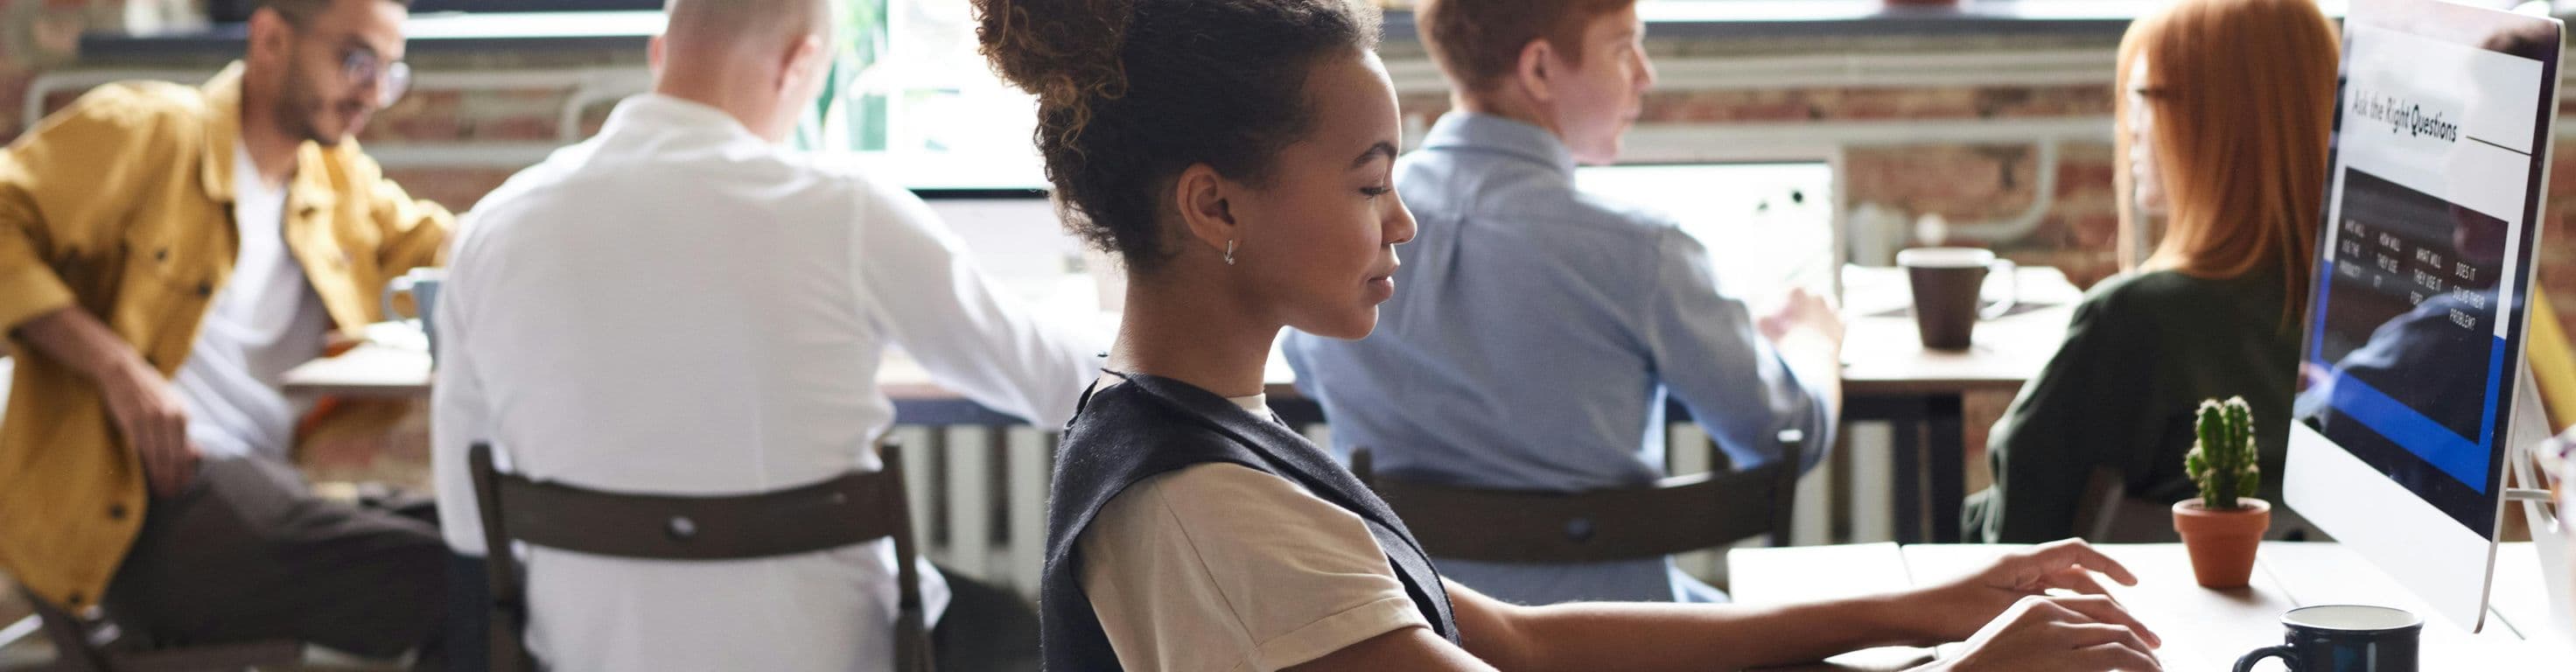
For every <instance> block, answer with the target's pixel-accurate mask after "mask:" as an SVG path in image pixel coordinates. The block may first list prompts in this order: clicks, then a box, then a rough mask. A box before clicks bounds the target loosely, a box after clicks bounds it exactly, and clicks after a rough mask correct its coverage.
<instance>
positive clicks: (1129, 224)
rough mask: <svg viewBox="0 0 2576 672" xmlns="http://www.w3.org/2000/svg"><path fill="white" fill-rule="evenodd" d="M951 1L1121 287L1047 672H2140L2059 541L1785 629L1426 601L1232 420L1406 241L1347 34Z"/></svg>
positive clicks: (1806, 611) (1322, 25)
mask: <svg viewBox="0 0 2576 672" xmlns="http://www.w3.org/2000/svg"><path fill="white" fill-rule="evenodd" d="M975 3H976V7H977V9H978V11H979V13H980V15H981V22H982V30H981V31H980V33H981V37H982V40H983V45H984V51H985V53H986V54H987V55H988V56H989V57H991V59H992V60H993V63H994V65H995V66H996V69H997V70H999V71H1000V72H1001V73H1002V75H1003V76H1005V77H1007V78H1008V79H1010V80H1012V81H1013V82H1016V83H1018V84H1019V85H1020V86H1021V87H1023V88H1026V89H1028V90H1030V91H1032V92H1034V93H1036V94H1037V95H1038V117H1039V124H1038V131H1037V134H1036V141H1037V144H1038V148H1039V149H1040V150H1041V153H1042V154H1044V155H1045V159H1046V166H1047V175H1048V177H1049V179H1050V180H1052V181H1053V182H1054V184H1055V187H1056V196H1057V198H1058V199H1059V200H1060V203H1061V205H1062V210H1063V214H1064V215H1065V218H1066V220H1067V222H1068V224H1069V226H1071V227H1072V228H1073V230H1074V231H1075V232H1076V233H1078V234H1080V235H1081V236H1082V237H1084V238H1085V239H1087V240H1089V241H1091V242H1092V243H1093V244H1094V245H1096V246H1098V247H1100V248H1101V249H1103V250H1107V251H1111V252H1115V253H1117V254H1118V255H1120V257H1121V258H1122V259H1123V260H1124V262H1125V265H1126V269H1127V273H1128V285H1127V299H1126V305H1127V310H1126V316H1125V321H1124V323H1123V324H1122V325H1121V326H1120V330H1119V336H1118V344H1117V345H1116V346H1115V348H1114V349H1113V350H1112V352H1111V361H1110V366H1109V369H1108V371H1106V372H1104V375H1103V376H1102V377H1101V378H1100V379H1099V381H1098V382H1096V383H1095V384H1094V385H1093V388H1092V391H1091V392H1090V393H1088V394H1087V395H1086V398H1085V400H1084V403H1083V406H1082V407H1081V410H1080V411H1078V413H1077V415H1076V417H1075V418H1074V421H1073V423H1072V424H1071V426H1070V427H1069V428H1068V429H1067V431H1066V432H1065V437H1064V442H1063V445H1062V447H1061V449H1060V450H1061V453H1060V456H1059V458H1058V460H1057V467H1056V473H1055V482H1054V492H1053V496H1052V501H1051V503H1050V507H1051V509H1050V511H1049V520H1048V535H1047V563H1046V570H1045V574H1044V579H1043V583H1042V585H1041V591H1042V592H1041V597H1040V611H1041V612H1042V613H1043V615H1044V619H1043V621H1044V625H1043V629H1044V633H1045V635H1044V638H1045V641H1044V644H1045V650H1046V658H1047V668H1048V669H1051V670H1110V669H1126V668H1132V669H1144V670H1242V669H1259V670H1275V669H1283V668H1290V667H1295V668H1297V669H1301V670H1304V669H1313V670H1482V669H1494V668H1503V669H1562V668H1574V667H1586V666H1588V667H1595V668H1600V669H1618V670H1659V669H1694V670H1697V669H1735V668H1740V667H1749V666H1756V665H1764V664H1773V663H1782V662H1793V661H1802V660H1814V659H1819V658H1823V657H1826V656H1830V655H1833V654H1836V653H1840V652H1843V651H1848V650H1852V649H1857V648H1863V647H1870V646H1880V645H1888V644H1931V643H1935V642H1945V641H1953V640H1959V639H1968V640H1970V642H1971V645H1970V649H1969V651H1968V652H1967V653H1966V654H1965V655H1964V656H1961V657H1959V658H1957V659H1955V660H1950V661H1944V662H1943V663H1941V665H1944V666H1950V667H1955V668H1956V669H1962V670H1993V669H2034V670H2107V669H2124V670H2152V669H2157V667H2156V663H2155V661H2154V658H2153V656H2152V655H2151V654H2150V653H2149V649H2150V648H2151V646H2152V643H2153V642H2154V641H2156V640H2155V636H2154V635H2153V634H2150V633H2148V632H2147V630H2146V628H2145V627H2144V626H2141V625H2139V624H2138V623H2137V622H2136V621H2135V620H2133V619H2131V618H2130V617H2129V616H2128V615H2127V614H2126V613H2125V612H2122V611H2121V610H2120V608H2119V607H2118V606H2117V605H2116V604H2113V603H2112V602H2111V601H2110V600H2109V599H2108V598H2105V597H2101V596H2099V595H2098V593H2100V592H2102V591H2101V585H2100V584H2099V583H2097V582H2096V579H2095V578H2094V577H2095V575H2094V574H2093V572H2096V571H2098V572H2104V573H2107V574H2109V575H2110V576H2112V577H2115V578H2117V579H2118V580H2120V581H2123V582H2131V581H2134V579H2133V578H2132V577H2130V576H2129V574H2128V572H2127V571H2126V570H2124V569H2123V568H2121V567H2120V566H2119V565H2118V564H2117V563H2114V562H2112V561H2111V560H2110V559H2108V558H2105V557H2103V556H2102V555H2101V554H2099V553H2097V552H2095V551H2094V550H2093V549H2091V548H2089V547H2087V546H2085V545H2083V544H2082V543H2081V542H2064V543H2059V544H2051V545H2045V546H2039V547H2035V548H2033V549H2032V550H2030V551H2027V552H2023V553H2020V554H2016V555H2015V556H2013V557H2011V558H2008V559H2006V560H2004V561H2002V562H1999V563H1997V564H1996V565H1995V566H1994V567H1992V568H1990V569H1988V570H1986V571H1985V572H1982V573H1980V574H1978V575H1976V576H1972V577H1968V578H1964V579H1961V580H1958V581H1954V582H1951V583H1947V584H1943V585H1939V586H1934V587H1930V588H1923V589H1917V590H1910V591H1905V592H1900V593H1890V594H1883V595H1875V596H1869V597H1863V598H1855V599H1848V600H1838V601H1831V602H1822V603H1816V604H1806V605H1791V606H1759V607H1756V606H1745V605H1677V604H1598V603H1594V604H1563V605H1554V606H1546V607H1520V606H1513V605H1509V604H1506V603H1503V602H1499V601H1496V600H1493V599H1491V598H1487V597H1485V596H1482V595H1479V594H1476V593H1475V592H1473V591H1470V590H1467V589H1465V588H1462V587H1459V586H1457V585H1456V584H1453V583H1449V582H1446V581H1443V580H1442V579H1441V578H1440V575H1439V573H1438V572H1437V571H1436V570H1435V569H1434V568H1433V567H1432V566H1431V564H1430V562H1429V561H1428V560H1426V559H1425V558H1424V556H1423V553H1422V549H1421V547H1420V546H1419V545H1418V544H1416V543H1415V542H1414V540H1413V537H1412V535H1411V534H1410V533H1409V532H1407V531H1406V530H1405V527H1404V524H1403V522H1402V521H1400V520H1397V519H1396V517H1395V516H1394V515H1393V514H1392V513H1390V512H1388V510H1387V507H1386V505H1385V503H1383V502H1381V501H1379V500H1378V498H1377V497H1376V496H1375V495H1373V494H1371V493H1370V492H1369V491H1368V489H1367V488H1365V487H1363V486H1362V485H1361V484H1360V483H1359V481H1358V480H1357V479H1355V478H1353V477H1352V476H1351V475H1350V473H1349V472H1347V471H1344V470H1343V469H1342V468H1341V467H1340V465H1338V464H1335V463H1334V462H1333V459H1332V458H1331V457H1330V456H1329V455H1327V454H1326V453H1325V452H1324V451H1323V450H1322V449H1320V448H1318V447H1316V446H1315V445H1314V444H1312V443H1309V442H1307V441H1306V440H1305V439H1304V438H1302V437H1300V436H1299V435H1298V434H1297V433H1296V432H1294V431H1292V430H1290V429H1289V428H1288V427H1287V426H1286V425H1284V424H1282V423H1280V422H1279V420H1278V419H1277V417H1276V416H1273V415H1271V414H1270V412H1269V411H1268V410H1267V407H1266V406H1265V404H1264V400H1263V397H1262V368H1263V362H1264V361H1266V360H1267V359H1268V357H1269V354H1270V348H1271V345H1272V343H1273V342H1274V341H1275V340H1276V338H1277V336H1278V335H1279V330H1280V329H1281V328H1282V327H1296V328H1298V329H1301V330H1304V331H1307V332H1310V333H1314V334H1317V335H1321V336H1328V337H1335V338H1349V339H1355V338H1361V337H1364V336H1367V335H1368V333H1369V331H1370V330H1371V329H1373V328H1374V327H1375V326H1376V324H1377V305H1378V304H1379V303H1381V302H1383V301H1385V300H1386V299H1387V298H1388V297H1390V296H1392V295H1393V294H1394V292H1395V291H1396V287H1395V286H1394V284H1393V282H1392V281H1391V280H1390V278H1391V276H1392V275H1393V274H1394V272H1395V267H1396V254H1395V246H1396V245H1398V244H1401V243H1403V242H1405V240H1406V239H1408V238H1410V237H1411V236H1412V235H1413V231H1414V226H1413V220H1412V216H1411V215H1410V214H1408V213H1407V212H1406V211H1405V209H1404V205H1403V203H1401V202H1399V201H1398V200H1397V199H1396V197H1395V195H1394V193H1393V186H1392V185H1391V179H1392V177H1391V171H1392V170H1393V166H1394V163H1395V154H1396V147H1397V144H1398V143H1399V142H1400V139H1399V137H1398V129H1397V118H1396V103H1395V92H1394V88H1393V87H1392V86H1391V85H1390V84H1389V83H1388V79H1387V75H1386V69H1385V66H1384V65H1383V64H1381V63H1380V62H1379V61H1378V58H1377V56H1376V55H1375V54H1374V53H1372V52H1373V49H1374V48H1375V46H1376V42H1377V38H1378V25H1377V21H1378V17H1377V15H1376V12H1375V10H1374V9H1369V8H1367V7H1366V6H1365V5H1361V4H1357V3H1355V2H1345V1H1343V0H975ZM1532 384H1545V382H1544V381H1532ZM2051 588H2065V589H2072V590H2076V591H2079V592H2085V593H2096V595H2084V596H2068V597H2050V596H2044V595H2042V594H2043V593H2044V592H2046V591H2047V590H2049V589H2051ZM1980 624H1983V627H1982V628H1981V627H1980Z"/></svg>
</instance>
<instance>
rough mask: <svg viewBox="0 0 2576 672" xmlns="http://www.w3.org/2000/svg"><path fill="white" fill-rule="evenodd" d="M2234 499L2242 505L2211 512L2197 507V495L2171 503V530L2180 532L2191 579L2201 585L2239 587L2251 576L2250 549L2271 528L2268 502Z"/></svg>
mask: <svg viewBox="0 0 2576 672" xmlns="http://www.w3.org/2000/svg"><path fill="white" fill-rule="evenodd" d="M2236 502H2237V503H2238V504H2241V505H2243V506H2244V507H2245V508H2241V509H2237V510H2234V511H2213V510H2210V509H2205V508H2201V506H2200V499H2198V498H2193V499H2186V500H2183V501H2179V502H2174V505H2173V517H2174V531H2175V532H2178V533H2181V534H2182V545H2183V549H2184V550H2187V551H2190V552H2191V575H2192V578H2195V579H2198V580H2199V581H2200V585H2201V586H2203V587H2207V588H2243V587H2245V585H2246V579H2247V578H2250V577H2252V576H2253V575H2254V549H2256V548H2259V547H2261V546H2262V545H2263V531H2264V530H2266V529H2270V528H2271V527H2272V503H2271V502H2266V501H2263V500H2260V499H2255V498H2252V497H2239V498H2237V499H2236Z"/></svg>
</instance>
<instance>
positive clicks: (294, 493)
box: [101, 458, 447, 658]
mask: <svg viewBox="0 0 2576 672" xmlns="http://www.w3.org/2000/svg"><path fill="white" fill-rule="evenodd" d="M446 558H447V547H446V544H445V543H444V542H443V541H442V540H441V539H440V537H439V534H438V530H437V529H436V528H434V527H432V526H430V525H429V524H428V523H426V522H423V521H420V520H414V519H411V518H405V517H402V516H398V515H395V514H392V513H387V512H384V511H378V510H372V509H361V508H358V507H353V506H349V505H346V504H341V503H337V502H331V501H326V500H322V499H318V498H316V497H314V496H313V495H312V492H311V490H310V489H309V488H308V487H307V486H306V485H305V484H304V482H303V479H302V478H301V477H299V476H298V475H297V474H296V473H295V471H294V469H292V468H290V467H288V466H286V465H284V464H279V463H276V462H274V461H271V460H267V459H261V458H241V459H208V460H206V461H205V462H203V463H202V464H201V466H200V467H199V472H198V474H197V479H196V481H195V482H194V483H192V484H191V485H190V486H189V487H188V491H187V492H184V493H181V494H179V495H178V496H176V497H170V498H158V497H156V498H154V499H153V500H152V503H151V506H149V507H148V508H147V509H146V511H145V514H144V517H143V531H142V532H141V533H140V534H139V535H138V536H137V537H136V539H135V542H134V547H133V549H132V550H131V551H128V552H127V554H126V557H125V564H123V565H122V566H119V567H118V568H117V571H116V576H115V578H114V579H113V580H112V581H111V582H110V583H109V584H108V589H107V594H106V595H105V596H104V597H103V599H102V600H101V606H102V607H103V608H104V609H105V610H106V612H107V616H108V618H109V620H111V621H113V622H115V623H116V624H117V625H118V626H119V627H120V628H123V629H124V630H125V632H126V633H127V634H128V635H129V636H136V637H139V638H140V640H141V641H142V642H144V643H145V644H146V645H149V646H189V645H200V644H213V643H224V642H243V641H261V640H293V641H297V642H304V643H311V644H319V645H322V646H326V647H330V648H333V649H337V650H340V651H345V652H348V653H352V654H357V655H361V656H368V657H386V658H389V657H394V656H398V655H401V654H402V652H404V651H408V650H412V649H416V648H424V647H425V646H426V645H430V644H433V643H434V642H433V641H432V640H433V639H434V638H435V635H436V633H437V632H438V630H439V628H438V626H439V625H440V623H441V620H442V619H443V618H444V612H445V609H446V602H445V590H446V584H445V581H446V571H447V566H446Z"/></svg>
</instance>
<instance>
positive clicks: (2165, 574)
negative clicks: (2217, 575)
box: [1727, 542, 2576, 672]
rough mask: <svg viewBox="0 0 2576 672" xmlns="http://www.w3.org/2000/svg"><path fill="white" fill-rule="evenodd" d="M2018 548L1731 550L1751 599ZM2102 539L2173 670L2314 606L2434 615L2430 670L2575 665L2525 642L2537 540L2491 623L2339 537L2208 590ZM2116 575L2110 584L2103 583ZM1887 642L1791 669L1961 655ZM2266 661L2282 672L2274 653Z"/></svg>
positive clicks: (2259, 635)
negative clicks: (2427, 594) (2248, 579)
mask: <svg viewBox="0 0 2576 672" xmlns="http://www.w3.org/2000/svg"><path fill="white" fill-rule="evenodd" d="M2016 548H2019V547H2017V546H2010V545H1968V544H1918V545H1913V546H1905V547H1902V548H1900V547H1898V546H1897V545H1895V544H1858V545H1847V546H1807V547H1791V548H1752V549H1737V550H1734V551H1730V552H1728V553H1727V563H1728V565H1729V572H1728V573H1729V574H1730V575H1731V576H1732V578H1733V581H1732V583H1733V584H1734V588H1735V589H1734V596H1735V599H1736V600H1738V601H1741V602H1745V603H1749V604H1766V603H1780V602H1796V601H1812V600H1821V599H1831V598H1835V597H1847V596H1853V595H1859V594H1866V593H1870V592H1878V591H1886V590H1895V589H1900V588H1903V587H1906V586H1909V585H1925V584H1931V583H1938V582H1941V581H1946V580H1949V579H1953V578H1957V577H1960V576H1965V575H1967V574H1970V573H1974V572H1975V571H1976V570H1977V569H1979V568H1982V567H1984V566H1986V565H1987V564H1989V563H1990V562H1992V561H1993V559H1994V558H1995V557H1996V556H1998V555H2001V554H2003V553H2007V552H2010V551H2012V550H2014V549H2016ZM2099 548H2101V549H2102V551H2103V552H2104V553H2105V554H2108V555H2110V556H2111V558H2112V559H2114V560H2118V561H2120V564H2122V565H2124V566H2126V567H2128V568H2129V570H2130V571H2131V572H2134V573H2136V574H2137V575H2138V579H2139V582H2138V585H2136V586H2119V585H2116V584H2112V586H2111V588H2112V597H2114V598H2116V599H2118V600H2120V602H2121V604H2122V605H2124V606H2126V607H2127V608H2128V609H2129V611H2130V613H2132V614H2134V615H2136V616H2137V617H2138V619H2139V620H2141V621H2143V622H2145V623H2146V624H2147V627H2149V628H2152V629H2154V630H2155V631H2156V634H2157V635H2159V636H2162V637H2163V638H2164V640H2165V645H2164V648H2162V649H2160V650H2158V651H2157V652H2156V655H2157V657H2158V658H2159V659H2160V660H2162V661H2163V663H2164V665H2165V669H2167V670H2171V671H2174V672H2195V671H2200V670H2220V671H2224V670H2227V669H2229V667H2230V666H2231V665H2233V664H2234V662H2235V660H2236V657H2237V656H2240V655H2243V654H2245V653H2246V652H2248V651H2252V650H2254V649H2256V648H2260V647H2264V646H2270V645H2273V644H2278V643H2280V641H2281V636H2282V628H2281V624H2280V615H2281V612H2284V611H2288V610H2289V609H2292V608H2295V607H2300V606H2307V605H2314V604H2342V603H2354V604H2376V605H2384V606H2391V607H2397V608H2400V609H2405V610H2407V611H2411V612H2414V613H2416V614H2422V615H2425V624H2424V630H2423V640H2422V641H2423V659H2422V661H2423V669H2426V670H2564V669H2576V651H2567V650H2560V649H2555V648H2553V647H2556V646H2562V645H2559V644H2555V643H2552V642H2547V641H2525V640H2524V638H2523V637H2522V636H2521V635H2520V634H2518V633H2517V630H2516V629H2517V628H2542V627H2547V626H2548V614H2547V611H2546V610H2547V606H2546V604H2547V603H2546V600H2545V599H2539V596H2540V593H2541V591H2542V588H2541V586H2540V576H2539V557H2538V555H2537V551H2535V550H2534V549H2533V548H2532V545H2531V544H2529V543H2517V544H2505V545H2504V546H2503V548H2502V549H2500V550H2499V551H2498V561H2497V574H2496V579H2495V588H2494V594H2495V595H2498V596H2506V597H2499V598H2498V599H2495V600H2494V602H2495V606H2494V608H2493V610H2492V612H2491V614H2490V616H2489V618H2488V622H2487V626H2486V628H2485V630H2484V631H2483V632H2480V633H2477V634H2470V633H2469V632H2467V631H2465V630H2463V629H2461V628H2459V627H2458V626H2454V625H2452V624H2450V623H2449V622H2448V621H2444V620H2441V617H2439V616H2436V615H2432V614H2433V612H2432V608H2431V607H2429V606H2426V605H2425V604H2424V603H2423V602H2422V601H2421V600H2418V599H2416V598H2415V596H2414V595H2413V594H2412V593H2409V592H2407V591H2406V589H2404V588H2403V587H2400V586H2398V585H2397V583H2396V582H2395V581H2394V580H2392V579H2389V578H2388V577H2387V575H2385V574H2382V573H2381V572H2379V570H2378V569H2376V568H2374V567H2371V566H2370V564H2369V562H2368V561H2367V560H2364V559H2362V558H2361V557H2360V556H2358V555H2355V554H2353V553H2351V552H2349V551H2346V550H2345V549H2344V548H2343V547H2342V546H2340V545H2337V544H2330V543H2294V542H2265V543H2264V544H2263V550H2262V551H2261V552H2260V554H2259V555H2257V556H2256V562H2257V565H2258V566H2257V569H2256V571H2255V573H2254V577H2253V582H2252V583H2253V585H2251V586H2248V587H2246V588H2243V589H2236V590H2211V589H2207V588H2202V587H2200V585H2199V584H2197V583H2194V582H2193V581H2192V578H2191V564H2190V561H2189V560H2188V558H2187V556H2186V555H2185V554H2184V551H2183V548H2182V545H2180V544H2107V545H2101V546H2099ZM2105 583H2109V582H2107V581H2106V582H2105ZM1958 646H1959V645H1957V644H1951V645H1947V646H1943V647H1941V649H1940V650H1938V651H1937V652H1936V651H1927V650H1924V649H1915V648H1901V647H1889V648H1884V649H1871V650H1866V651H1857V652H1853V653H1849V654H1845V655H1842V656H1837V657H1834V658H1832V659H1829V660H1827V661H1825V662H1824V663H1821V664H1817V665H1811V666H1802V667H1797V668H1791V669H1820V670H1850V669H1858V670H1886V669H1902V668H1903V667H1905V666H1908V665H1911V664H1917V663H1921V662H1924V661H1926V660H1928V659H1930V658H1932V657H1934V656H1947V655H1951V654H1955V653H1956V648H1957V647H1958ZM2255 669H2257V670H2277V669H2280V668H2279V667H2278V663H2271V662H2267V663H2264V664H2263V665H2261V666H2258V667H2257V668H2255Z"/></svg>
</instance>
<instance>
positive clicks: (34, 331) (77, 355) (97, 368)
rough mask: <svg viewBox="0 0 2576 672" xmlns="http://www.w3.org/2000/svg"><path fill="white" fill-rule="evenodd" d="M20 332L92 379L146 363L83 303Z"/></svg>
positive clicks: (24, 326)
mask: <svg viewBox="0 0 2576 672" xmlns="http://www.w3.org/2000/svg"><path fill="white" fill-rule="evenodd" d="M18 335H19V336H20V337H21V338H22V339H23V340H25V341H26V342H27V344H28V345H29V346H32V347H33V348H34V349H35V351H36V352H37V353H40V354H43V355H44V356H46V357H49V358H52V359H54V360H55V361H59V362H62V363H63V364H65V365H67V366H70V367H71V368H72V370H75V371H79V372H80V373H81V374H82V375H84V376H88V377H89V378H90V379H92V380H97V379H100V378H103V377H106V376H107V375H108V374H110V373H114V372H118V371H120V370H122V369H123V368H124V367H131V366H145V363H144V361H143V357H142V355H140V354H138V353H136V352H135V351H134V346H132V345H128V344H127V343H126V342H125V339H124V338H120V337H118V336H117V335H116V331H115V330H112V329H109V328H108V327H107V325H106V324H105V323H101V322H99V321H98V318H97V317H94V316H91V315H90V314H89V311H87V310H83V309H81V307H79V306H70V307H66V308H63V309H61V310H56V311H54V312H51V313H46V314H44V315H43V316H41V317H37V318H36V319H32V320H28V321H27V322H26V323H25V324H21V325H19V326H18Z"/></svg>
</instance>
